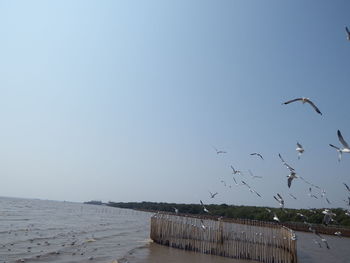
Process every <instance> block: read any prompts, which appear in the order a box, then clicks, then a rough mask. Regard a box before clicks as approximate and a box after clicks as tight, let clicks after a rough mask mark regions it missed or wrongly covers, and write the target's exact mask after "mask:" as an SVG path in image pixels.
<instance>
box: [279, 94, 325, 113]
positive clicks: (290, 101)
mask: <svg viewBox="0 0 350 263" xmlns="http://www.w3.org/2000/svg"><path fill="white" fill-rule="evenodd" d="M295 101H301V102H302V103H303V104H304V103H305V102H306V103H308V104H310V105H311V106H312V107H313V108H314V110H315V111H316V112H317V113H318V114H320V115H322V113H321V111H320V110H319V109H318V108H317V106H316V105H315V104H314V103H313V102H312V101H311V100H310V99H309V98H304V97H303V98H297V99H293V100H289V101H286V102H283V103H282V104H285V105H286V104H289V103H292V102H295Z"/></svg>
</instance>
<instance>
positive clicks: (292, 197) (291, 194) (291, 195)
mask: <svg viewBox="0 0 350 263" xmlns="http://www.w3.org/2000/svg"><path fill="white" fill-rule="evenodd" d="M289 195H290V196H291V197H292V198H293V199H294V200H297V198H296V197H295V196H294V195H292V194H291V193H289Z"/></svg>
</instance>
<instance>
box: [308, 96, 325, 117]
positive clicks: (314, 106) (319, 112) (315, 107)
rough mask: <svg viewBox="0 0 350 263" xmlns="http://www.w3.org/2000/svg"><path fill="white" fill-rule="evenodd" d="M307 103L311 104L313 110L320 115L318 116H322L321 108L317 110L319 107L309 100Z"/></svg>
mask: <svg viewBox="0 0 350 263" xmlns="http://www.w3.org/2000/svg"><path fill="white" fill-rule="evenodd" d="M305 101H306V102H307V103H309V104H310V105H311V106H312V107H313V108H314V110H315V111H316V112H317V113H318V114H321V115H322V112H321V111H320V110H319V108H317V106H316V105H315V104H314V103H313V102H312V101H311V100H309V99H307V100H305Z"/></svg>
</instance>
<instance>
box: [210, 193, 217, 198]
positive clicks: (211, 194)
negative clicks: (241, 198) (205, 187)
mask: <svg viewBox="0 0 350 263" xmlns="http://www.w3.org/2000/svg"><path fill="white" fill-rule="evenodd" d="M209 194H210V198H214V197H215V196H216V195H217V194H218V192H215V193H214V194H213V193H211V192H210V191H209Z"/></svg>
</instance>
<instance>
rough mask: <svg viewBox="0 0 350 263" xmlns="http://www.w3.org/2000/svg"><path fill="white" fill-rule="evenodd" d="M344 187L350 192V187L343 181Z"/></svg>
mask: <svg viewBox="0 0 350 263" xmlns="http://www.w3.org/2000/svg"><path fill="white" fill-rule="evenodd" d="M343 184H344V185H345V187H346V190H348V191H349V192H350V187H349V186H348V185H347V184H346V183H343Z"/></svg>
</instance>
